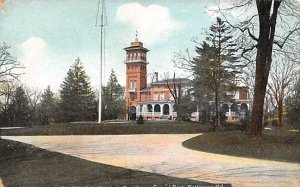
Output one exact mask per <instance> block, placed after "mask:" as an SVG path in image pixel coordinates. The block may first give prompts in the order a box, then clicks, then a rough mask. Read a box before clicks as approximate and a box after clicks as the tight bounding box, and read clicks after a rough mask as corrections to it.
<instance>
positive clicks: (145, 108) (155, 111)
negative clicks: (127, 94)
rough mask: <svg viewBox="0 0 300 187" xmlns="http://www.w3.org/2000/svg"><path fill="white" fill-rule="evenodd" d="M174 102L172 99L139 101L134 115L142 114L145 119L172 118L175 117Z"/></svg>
mask: <svg viewBox="0 0 300 187" xmlns="http://www.w3.org/2000/svg"><path fill="white" fill-rule="evenodd" d="M174 104H175V103H174V102H172V101H146V102H140V103H138V105H137V107H136V115H137V116H139V115H142V116H143V117H144V118H146V119H155V118H156V119H157V118H163V119H174V118H176V117H177V112H175V110H174Z"/></svg>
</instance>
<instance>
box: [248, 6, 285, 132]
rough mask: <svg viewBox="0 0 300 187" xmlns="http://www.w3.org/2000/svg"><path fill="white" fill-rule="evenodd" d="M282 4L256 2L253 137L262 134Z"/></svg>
mask: <svg viewBox="0 0 300 187" xmlns="http://www.w3.org/2000/svg"><path fill="white" fill-rule="evenodd" d="M273 3H274V4H273ZM280 3H281V0H277V1H276V0H273V1H262V0H256V6H257V11H258V16H259V38H258V40H257V55H256V72H255V87H254V98H253V107H252V108H253V109H252V116H251V127H250V136H251V137H255V136H258V135H261V134H262V129H263V128H262V119H263V112H264V111H263V107H264V98H265V94H266V87H267V83H268V76H269V72H270V67H271V63H272V50H273V41H274V36H275V28H276V19H277V14H278V8H279V6H280ZM272 4H273V8H272ZM271 9H272V12H271Z"/></svg>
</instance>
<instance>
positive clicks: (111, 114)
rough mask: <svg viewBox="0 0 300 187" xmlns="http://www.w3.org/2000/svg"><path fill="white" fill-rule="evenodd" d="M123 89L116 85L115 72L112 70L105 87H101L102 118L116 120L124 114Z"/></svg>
mask: <svg viewBox="0 0 300 187" xmlns="http://www.w3.org/2000/svg"><path fill="white" fill-rule="evenodd" d="M123 93H124V92H123V89H122V87H121V85H120V84H119V83H118V79H117V77H116V74H115V71H114V70H113V69H112V70H111V74H110V76H109V80H108V82H107V85H106V87H103V102H102V108H104V110H103V112H102V118H103V119H104V120H108V119H118V118H122V117H123V116H124V114H125V100H124V98H123Z"/></svg>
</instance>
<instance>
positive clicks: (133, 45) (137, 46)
mask: <svg viewBox="0 0 300 187" xmlns="http://www.w3.org/2000/svg"><path fill="white" fill-rule="evenodd" d="M143 46H144V44H143V42H140V41H139V39H138V32H137V31H136V34H135V41H134V42H131V43H130V47H126V48H124V50H125V51H130V50H136V49H141V50H143V51H146V52H148V51H149V50H148V49H146V48H144V47H143Z"/></svg>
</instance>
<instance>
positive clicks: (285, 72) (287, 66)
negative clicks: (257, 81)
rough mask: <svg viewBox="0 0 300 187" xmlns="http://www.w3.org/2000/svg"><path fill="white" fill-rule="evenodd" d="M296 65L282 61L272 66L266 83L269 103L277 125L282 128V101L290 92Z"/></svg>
mask: <svg viewBox="0 0 300 187" xmlns="http://www.w3.org/2000/svg"><path fill="white" fill-rule="evenodd" d="M296 67H297V63H296V62H294V61H289V60H287V61H282V62H281V63H280V62H278V61H277V62H276V63H274V64H272V68H271V73H270V80H269V83H268V88H269V92H268V94H269V95H270V101H271V104H272V105H273V107H274V108H275V109H276V110H277V116H278V124H279V126H280V127H283V126H284V100H285V98H286V96H287V95H288V92H289V91H291V88H292V83H293V80H294V79H295V77H297V76H299V75H298V74H297V73H298V72H297V68H296Z"/></svg>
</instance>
